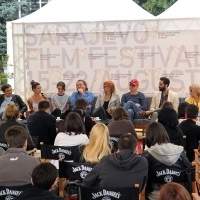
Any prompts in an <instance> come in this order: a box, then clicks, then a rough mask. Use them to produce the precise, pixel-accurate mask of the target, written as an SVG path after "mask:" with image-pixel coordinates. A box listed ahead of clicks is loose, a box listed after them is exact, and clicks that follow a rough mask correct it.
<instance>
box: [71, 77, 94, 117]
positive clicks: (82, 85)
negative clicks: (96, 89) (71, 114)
mask: <svg viewBox="0 0 200 200" xmlns="http://www.w3.org/2000/svg"><path fill="white" fill-rule="evenodd" d="M76 89H77V91H76V92H73V93H72V95H71V98H70V106H71V108H72V110H73V109H74V107H75V103H76V100H77V99H79V98H84V99H85V100H86V101H87V104H88V105H87V110H86V113H87V114H89V115H91V114H92V113H91V111H92V110H91V108H92V105H93V102H94V95H93V93H92V92H89V91H88V86H87V83H86V82H85V81H84V80H78V81H77V82H76Z"/></svg>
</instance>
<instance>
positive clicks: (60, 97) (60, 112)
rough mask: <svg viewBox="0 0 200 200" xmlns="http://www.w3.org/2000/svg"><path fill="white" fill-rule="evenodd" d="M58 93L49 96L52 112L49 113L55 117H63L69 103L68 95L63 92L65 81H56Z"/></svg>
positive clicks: (67, 111) (67, 110)
mask: <svg viewBox="0 0 200 200" xmlns="http://www.w3.org/2000/svg"><path fill="white" fill-rule="evenodd" d="M57 90H58V93H56V94H54V95H53V96H52V98H51V103H52V107H53V112H52V113H51V114H52V115H53V116H55V117H60V118H61V119H64V118H65V117H66V115H67V114H68V113H69V112H70V110H69V103H70V97H69V96H68V95H67V94H65V83H64V82H62V81H60V82H58V83H57Z"/></svg>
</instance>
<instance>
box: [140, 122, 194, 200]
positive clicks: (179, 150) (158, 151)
mask: <svg viewBox="0 0 200 200" xmlns="http://www.w3.org/2000/svg"><path fill="white" fill-rule="evenodd" d="M146 144H147V147H148V149H147V151H144V152H143V153H142V156H144V157H145V158H146V159H147V161H148V165H149V170H148V182H147V186H146V196H147V198H148V199H149V200H158V198H159V195H160V189H161V187H162V186H163V185H164V184H165V183H167V182H165V181H167V177H168V176H170V177H172V176H176V174H179V176H178V177H177V179H178V178H180V180H179V181H180V182H181V181H183V180H184V178H183V177H182V171H184V170H186V169H187V170H188V171H190V167H191V164H190V162H189V160H188V158H187V156H186V155H185V153H184V149H183V147H182V146H178V145H175V144H172V143H170V139H169V137H168V134H167V132H166V130H165V128H164V127H163V125H162V124H160V123H159V122H152V123H151V124H149V125H148V127H147V130H146ZM172 172H173V173H172ZM165 176H166V177H165ZM172 178H173V177H172ZM158 179H159V180H158ZM161 180H162V181H161ZM177 181H178V180H177ZM182 184H183V185H184V186H187V185H188V181H186V182H182Z"/></svg>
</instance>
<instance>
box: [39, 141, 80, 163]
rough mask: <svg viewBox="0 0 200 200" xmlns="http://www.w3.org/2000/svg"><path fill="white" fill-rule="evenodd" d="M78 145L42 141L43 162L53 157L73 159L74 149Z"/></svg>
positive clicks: (66, 159) (65, 159) (55, 158)
mask: <svg viewBox="0 0 200 200" xmlns="http://www.w3.org/2000/svg"><path fill="white" fill-rule="evenodd" d="M77 147H78V146H68V147H64V146H53V145H47V144H43V143H42V142H41V143H40V150H41V162H45V161H46V159H53V160H59V159H61V160H64V161H69V160H73V157H74V151H75V149H76V148H77Z"/></svg>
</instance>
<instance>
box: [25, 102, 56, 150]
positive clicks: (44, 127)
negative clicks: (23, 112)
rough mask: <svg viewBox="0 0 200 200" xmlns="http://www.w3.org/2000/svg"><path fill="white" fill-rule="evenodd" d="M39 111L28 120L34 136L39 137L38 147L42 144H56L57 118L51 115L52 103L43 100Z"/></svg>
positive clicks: (39, 105)
mask: <svg viewBox="0 0 200 200" xmlns="http://www.w3.org/2000/svg"><path fill="white" fill-rule="evenodd" d="M38 109H39V110H38V111H37V112H34V113H32V114H31V115H30V116H29V117H28V119H27V126H28V129H29V131H30V133H31V135H32V136H38V137H39V140H38V147H37V148H40V146H39V145H40V142H43V143H44V144H52V145H53V144H54V140H55V137H56V135H57V132H56V118H55V117H54V116H53V115H51V114H49V109H50V102H49V101H48V100H42V101H40V102H39V104H38Z"/></svg>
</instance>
